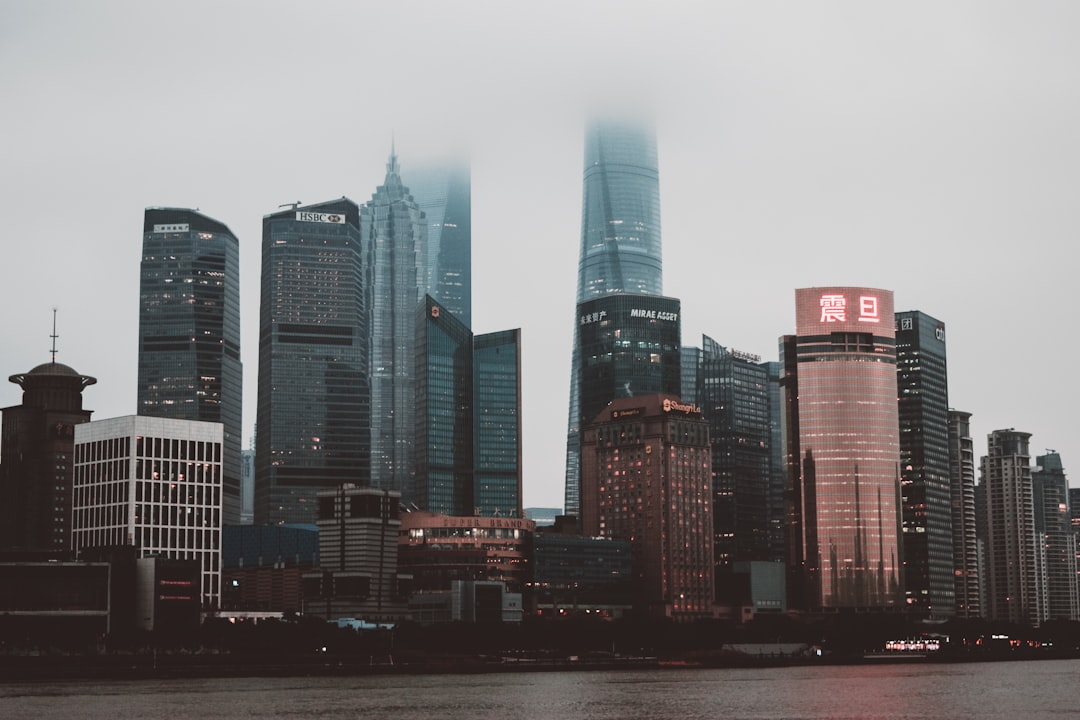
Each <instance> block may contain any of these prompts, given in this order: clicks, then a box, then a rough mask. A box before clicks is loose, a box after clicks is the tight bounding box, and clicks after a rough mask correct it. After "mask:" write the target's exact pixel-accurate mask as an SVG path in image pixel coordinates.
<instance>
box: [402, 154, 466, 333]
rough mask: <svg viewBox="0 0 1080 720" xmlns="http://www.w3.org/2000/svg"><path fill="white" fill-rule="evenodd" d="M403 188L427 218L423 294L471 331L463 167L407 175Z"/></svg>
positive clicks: (418, 171) (464, 175) (454, 164)
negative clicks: (426, 258)
mask: <svg viewBox="0 0 1080 720" xmlns="http://www.w3.org/2000/svg"><path fill="white" fill-rule="evenodd" d="M408 181H409V189H410V190H411V191H412V196H413V198H414V199H415V200H416V204H417V205H418V206H419V207H420V210H421V211H422V212H423V213H424V215H425V217H426V218H427V228H428V230H427V245H428V254H427V257H428V267H427V277H426V278H425V279H424V283H425V288H426V292H427V293H428V294H429V295H431V296H432V297H433V298H434V299H435V300H436V302H438V303H439V304H440V305H442V307H443V308H444V309H446V310H449V311H450V313H451V314H452V315H453V316H454V317H456V318H457V319H458V320H460V321H461V322H462V323H463V324H464V325H465V326H466V327H470V328H471V327H472V202H471V197H470V193H471V186H470V179H469V166H468V164H466V163H453V164H446V165H443V166H440V167H430V168H420V169H419V170H411V171H409V173H408Z"/></svg>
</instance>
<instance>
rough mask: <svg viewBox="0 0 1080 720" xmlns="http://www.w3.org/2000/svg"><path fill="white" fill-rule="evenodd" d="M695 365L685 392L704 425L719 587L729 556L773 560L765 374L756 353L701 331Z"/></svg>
mask: <svg viewBox="0 0 1080 720" xmlns="http://www.w3.org/2000/svg"><path fill="white" fill-rule="evenodd" d="M683 357H684V358H685V357H686V353H685V349H684V354H683ZM696 365H697V368H698V370H697V377H696V385H695V390H694V392H693V393H692V395H691V396H692V397H693V398H695V403H696V404H698V405H699V406H700V408H701V414H702V417H704V418H705V420H706V422H708V424H709V438H710V440H711V443H712V490H713V558H714V560H715V562H716V571H717V585H718V590H719V589H721V588H723V587H724V586H725V585H726V584H727V583H726V582H725V578H726V577H727V576H729V575H730V573H731V570H732V565H733V563H735V562H738V561H747V562H749V561H768V560H771V559H772V556H771V552H770V547H769V529H770V524H771V520H772V515H773V514H774V505H775V504H774V503H773V502H772V500H773V498H772V494H771V487H770V485H771V473H772V462H771V461H772V428H771V425H770V395H769V373H768V368H767V367H766V366H765V365H763V364H762V363H761V358H760V357H758V356H756V355H751V354H749V353H744V352H741V351H738V350H731V349H729V348H726V347H724V346H722V345H720V343H718V342H716V341H715V340H713V339H712V338H711V337H709V336H707V335H705V336H702V338H701V351H700V354H699V359H698V361H697V362H696ZM685 374H686V373H685V372H684V385H685V384H686V380H685ZM684 402H685V401H684ZM719 597H720V596H719V595H718V598H719Z"/></svg>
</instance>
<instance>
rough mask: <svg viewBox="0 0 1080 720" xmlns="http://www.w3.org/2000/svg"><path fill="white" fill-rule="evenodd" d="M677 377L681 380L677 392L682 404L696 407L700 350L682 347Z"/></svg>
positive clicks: (687, 346)
mask: <svg viewBox="0 0 1080 720" xmlns="http://www.w3.org/2000/svg"><path fill="white" fill-rule="evenodd" d="M680 355H681V359H680V360H679V369H680V372H679V375H680V377H681V378H682V382H681V383H680V387H681V388H682V390H681V391H680V392H679V395H680V399H681V400H682V401H683V402H684V403H689V404H690V405H696V404H697V403H698V396H697V392H698V379H699V377H700V373H701V363H702V355H701V348H698V347H690V346H689V345H684V346H683V347H682V350H681V352H680Z"/></svg>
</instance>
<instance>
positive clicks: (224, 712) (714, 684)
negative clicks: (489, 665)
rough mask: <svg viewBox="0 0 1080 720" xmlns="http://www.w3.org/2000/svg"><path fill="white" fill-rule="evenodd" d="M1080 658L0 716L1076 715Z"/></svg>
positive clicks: (360, 688)
mask: <svg viewBox="0 0 1080 720" xmlns="http://www.w3.org/2000/svg"><path fill="white" fill-rule="evenodd" d="M1078 688H1080V660H1045V661H1024V662H990V663H956V664H943V665H939V664H934V665H921V664H920V665H904V664H894V665H833V666H802V667H787V668H769V669H652V670H620V671H593V672H539V673H496V674H483V675H456V674H445V675H379V676H347V677H284V678H265V677H250V678H209V679H171V680H135V681H67V682H62V683H61V682H37V683H9V684H4V683H0V717H3V718H5V720H16V719H19V718H42V717H79V718H84V719H86V720H95V719H97V718H101V719H103V720H104V719H108V720H118V719H119V718H147V719H150V720H153V719H155V718H162V719H164V718H168V719H169V720H184V719H186V718H193V719H194V718H198V719H200V720H202V719H204V718H205V717H207V716H213V717H215V718H219V719H221V720H227V719H229V718H309V717H312V718H313V717H319V718H353V717H366V718H395V719H398V720H420V719H423V720H431V719H432V718H448V717H469V718H471V719H474V720H475V719H479V718H500V719H505V718H508V717H521V718H523V719H526V720H666V719H672V720H675V719H678V720H694V719H696V718H721V717H722V718H725V719H730V720H737V719H739V718H747V719H751V718H754V719H757V718H761V719H766V718H767V719H774V720H779V719H784V720H826V719H827V720H856V719H858V720H900V719H903V720H922V719H927V720H928V719H930V718H935V719H936V718H958V717H974V718H987V719H989V720H993V719H995V718H1003V719H1004V718H1009V719H1010V720H1012V719H1013V718H1025V720H1041V719H1050V718H1055V719H1060V718H1066V717H1075V716H1076V714H1077V711H1078V706H1080V696H1078V692H1077V690H1078Z"/></svg>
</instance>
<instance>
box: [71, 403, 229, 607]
mask: <svg viewBox="0 0 1080 720" xmlns="http://www.w3.org/2000/svg"><path fill="white" fill-rule="evenodd" d="M223 433H224V431H223V427H222V425H221V423H210V422H201V421H197V420H175V419H168V418H156V417H146V416H134V415H129V416H126V417H118V418H111V419H108V420H95V421H94V422H91V423H86V424H83V425H77V426H76V427H75V454H74V457H75V461H74V481H73V483H72V493H73V495H72V531H71V542H72V549H73V550H75V551H76V552H77V553H79V554H80V555H81V554H82V553H83V552H84V551H96V549H100V548H106V547H116V546H123V545H131V546H134V547H136V548H137V550H138V554H139V557H141V558H150V557H161V558H165V559H171V560H193V561H195V564H196V566H197V567H198V568H199V570H200V572H199V577H200V579H199V587H198V588H197V590H198V592H197V595H196V597H198V598H199V600H200V603H201V605H202V608H203V609H205V610H210V609H216V608H218V607H219V606H220V599H221V486H222V472H223V470H222V462H223V460H222V459H223V449H222V437H223Z"/></svg>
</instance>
